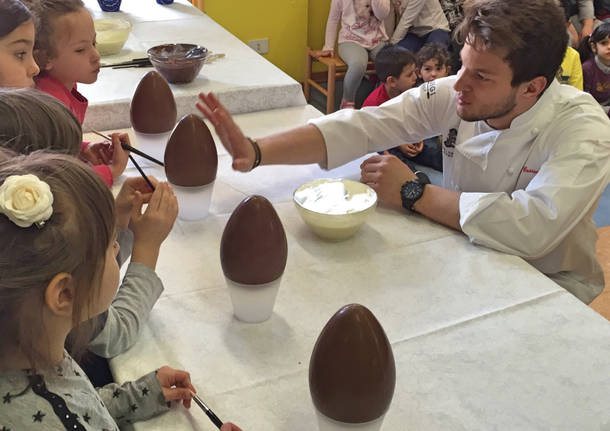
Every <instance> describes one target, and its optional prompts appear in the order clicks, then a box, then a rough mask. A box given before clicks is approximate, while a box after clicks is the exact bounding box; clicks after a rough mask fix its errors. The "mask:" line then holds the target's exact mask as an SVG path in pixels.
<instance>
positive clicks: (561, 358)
mask: <svg viewBox="0 0 610 431" xmlns="http://www.w3.org/2000/svg"><path fill="white" fill-rule="evenodd" d="M319 115H321V114H320V113H319V112H318V111H316V110H315V109H313V108H311V107H309V106H303V107H294V108H289V109H280V110H276V111H268V112H258V113H251V114H245V115H237V116H236V117H235V120H236V122H237V123H238V124H239V125H240V127H242V129H243V130H244V132H245V133H246V134H249V135H252V136H264V135H267V134H269V133H273V132H276V131H280V130H283V129H287V128H291V127H294V126H298V125H302V124H304V123H305V122H306V120H307V119H308V118H313V117H316V116H319ZM359 163H360V161H359V160H358V161H354V162H352V163H350V164H348V165H346V166H343V167H341V168H338V169H335V170H333V171H329V172H324V171H322V170H321V169H320V168H319V167H317V166H316V165H308V166H276V167H260V168H257V169H256V170H254V171H253V172H251V173H248V174H241V173H237V172H233V171H232V170H231V167H230V156H229V155H228V154H226V151H224V150H221V151H219V171H218V176H217V179H216V185H215V190H214V196H213V199H212V207H211V213H210V215H209V216H208V218H207V219H205V220H203V221H200V222H184V221H180V220H178V221H177V222H176V224H175V226H174V229H173V230H172V232H171V234H170V236H169V237H168V239H167V240H166V242H165V243H164V244H163V247H162V250H161V254H160V258H159V263H158V265H157V272H158V274H159V276H160V277H161V279H162V280H163V282H164V285H165V292H164V293H163V295H162V297H161V298H160V299H159V301H158V303H157V304H156V305H155V308H154V309H153V311H152V313H151V317H150V320H149V322H148V324H147V325H146V326H145V328H144V329H143V332H142V334H141V337H140V339H139V341H138V343H137V344H136V345H135V346H134V347H133V348H132V349H131V350H129V351H128V352H126V353H124V354H123V355H120V356H119V357H117V358H115V359H113V360H111V362H110V365H111V368H112V371H113V373H114V375H115V378H116V379H117V381H119V382H122V381H125V380H132V379H135V378H137V377H139V376H140V375H142V374H144V373H145V372H147V371H150V370H152V369H154V368H156V367H159V366H161V365H170V366H172V367H175V368H183V369H186V370H188V371H189V372H190V373H191V376H192V379H193V383H194V385H195V386H196V387H197V389H198V391H199V395H200V396H201V397H202V399H203V400H204V401H205V402H206V403H207V404H208V405H209V406H210V407H211V408H212V409H213V410H214V411H215V413H216V414H217V415H218V416H219V417H220V418H221V419H223V420H225V421H229V420H230V421H233V422H235V423H237V424H239V425H240V426H242V427H243V428H244V430H247V431H255V430H261V431H267V430H291V431H300V430H303V431H305V430H307V431H310V430H315V429H316V425H315V415H314V410H313V406H312V403H311V399H310V396H309V388H308V380H307V376H308V365H309V358H310V355H311V351H312V348H313V345H314V343H315V341H316V339H317V336H318V334H319V332H320V330H321V329H322V327H323V326H324V324H325V323H326V322H327V320H328V319H329V318H330V317H331V316H332V314H333V313H335V312H336V311H337V310H338V309H339V308H340V307H341V306H343V305H345V304H348V303H352V302H357V303H361V304H363V305H365V306H367V307H368V308H370V309H371V311H372V312H373V313H374V314H375V315H376V317H377V318H378V320H379V321H380V323H381V324H382V326H383V327H384V329H385V331H386V333H387V335H388V338H389V340H390V342H391V343H392V347H393V351H394V356H395V359H396V374H397V384H396V391H395V394H394V399H393V401H392V405H391V406H390V409H389V411H388V413H387V415H386V418H385V422H384V426H383V427H382V429H383V430H392V431H394V430H426V431H428V430H462V429H463V430H472V429H485V430H492V429H502V430H525V429H527V430H550V429H553V430H574V429H578V430H600V429H601V430H610V409H609V408H608V406H610V391H608V388H609V387H610V343H609V342H608V340H609V339H610V325H608V322H607V321H606V320H604V319H603V318H602V317H601V316H599V315H597V314H596V313H595V312H593V311H592V310H591V309H590V308H588V307H587V306H585V305H584V304H582V303H581V302H579V301H578V300H576V299H575V298H574V297H572V296H571V295H570V294H569V293H566V292H565V291H564V290H563V289H562V288H561V287H559V286H558V285H556V284H555V283H553V282H552V281H551V280H549V279H548V278H546V277H545V276H544V275H542V274H541V273H539V272H537V271H536V270H535V269H534V268H533V267H531V266H530V265H529V264H527V263H526V262H525V261H523V260H522V259H520V258H518V257H515V256H510V255H506V254H502V253H499V252H496V251H493V250H490V249H486V248H483V247H479V246H475V245H472V244H470V243H469V241H468V239H467V238H466V237H465V236H464V235H462V234H459V233H457V232H455V231H453V230H450V229H447V228H444V227H442V226H440V225H438V224H435V223H433V222H431V221H428V220H426V219H424V218H423V217H420V216H417V215H414V216H409V215H406V214H403V213H399V212H396V211H391V210H388V209H384V208H378V209H377V211H376V212H375V213H374V214H373V215H372V216H371V217H370V218H369V219H368V221H367V223H366V224H365V225H364V226H363V228H362V229H361V230H360V231H359V232H357V233H356V235H355V236H354V237H352V238H350V239H348V240H346V241H344V242H337V243H334V242H327V241H323V240H320V239H318V238H317V237H315V236H314V234H313V233H312V232H311V231H310V230H309V228H308V227H307V226H306V225H305V224H304V222H303V221H302V220H301V219H300V217H299V215H298V213H297V211H296V208H295V207H294V205H293V203H292V202H291V198H292V192H293V191H294V189H295V188H296V187H297V186H298V185H300V184H301V183H303V182H305V181H308V180H310V179H314V178H318V177H351V178H356V179H357V178H358V176H359V168H358V166H359ZM147 170H148V173H150V174H155V175H157V176H161V175H162V171H160V170H158V169H156V168H153V167H149V168H147ZM128 174H129V175H135V172H134V171H133V170H131V171H130V172H128ZM254 193H256V194H262V195H264V196H266V197H267V198H269V199H270V200H271V201H272V202H273V204H274V206H275V208H276V211H277V212H278V214H279V216H280V219H281V220H282V223H283V225H284V228H285V230H286V235H287V239H288V262H287V265H286V270H285V272H284V275H283V278H282V284H281V286H280V290H279V294H278V298H277V301H276V304H275V308H274V313H273V315H272V317H271V318H270V319H269V320H268V321H266V322H263V323H260V324H247V323H242V322H240V321H238V320H236V319H235V318H234V317H233V315H232V305H231V301H230V298H229V294H228V291H227V288H226V286H225V281H224V276H223V274H222V269H221V266H220V257H219V246H220V237H221V235H222V231H223V229H224V225H225V223H226V221H227V219H228V217H229V215H230V213H231V212H232V210H233V208H234V207H235V206H236V205H237V204H238V203H239V202H240V201H241V200H242V199H243V198H244V197H245V196H247V195H249V194H254ZM135 428H136V429H142V430H144V429H146V430H151V429H159V430H167V429H180V430H182V429H194V430H212V429H214V426H213V425H212V424H211V422H209V420H208V419H207V417H205V415H204V414H203V413H202V412H201V411H200V410H199V409H198V408H197V407H193V408H192V409H191V410H190V411H186V410H185V409H184V408H182V407H178V408H175V409H174V410H172V411H171V412H169V413H167V414H165V415H162V416H160V417H157V418H154V419H152V420H150V421H147V422H145V423H139V424H136V425H135Z"/></svg>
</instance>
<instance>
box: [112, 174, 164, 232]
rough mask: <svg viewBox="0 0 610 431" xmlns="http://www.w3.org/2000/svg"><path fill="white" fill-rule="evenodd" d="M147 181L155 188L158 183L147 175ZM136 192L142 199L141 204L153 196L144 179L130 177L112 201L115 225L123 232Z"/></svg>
mask: <svg viewBox="0 0 610 431" xmlns="http://www.w3.org/2000/svg"><path fill="white" fill-rule="evenodd" d="M148 179H149V180H150V182H151V183H152V184H153V186H155V187H156V186H157V184H158V183H159V181H157V179H156V178H155V177H153V176H150V175H148ZM136 192H137V193H139V194H140V196H141V197H142V202H143V203H148V202H149V201H150V198H151V196H152V194H153V190H151V189H150V186H149V185H148V183H147V182H146V180H144V178H142V177H131V178H127V179H126V180H125V182H124V183H123V186H122V187H121V191H119V194H118V195H117V196H116V198H115V199H114V207H115V212H116V223H117V227H118V228H119V229H123V230H125V229H127V227H128V226H129V220H130V218H131V212H132V211H133V207H134V204H135V203H136Z"/></svg>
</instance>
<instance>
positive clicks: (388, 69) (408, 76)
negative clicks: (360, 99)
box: [362, 45, 417, 108]
mask: <svg viewBox="0 0 610 431" xmlns="http://www.w3.org/2000/svg"><path fill="white" fill-rule="evenodd" d="M375 70H376V72H377V77H378V78H379V81H380V82H381V84H380V85H379V87H377V88H376V89H375V90H373V92H372V93H371V94H369V95H368V97H367V98H366V99H365V101H364V103H363V104H362V107H363V108H364V107H366V106H379V105H381V104H382V103H385V102H387V101H388V100H390V99H392V98H394V97H396V96H398V95H399V94H402V93H403V92H405V91H407V90H408V89H410V88H413V86H414V85H415V81H416V79H417V73H416V60H415V56H414V55H413V54H412V53H411V51H409V50H408V49H406V48H403V47H402V46H399V45H387V46H384V47H383V48H382V49H381V50H380V51H379V53H378V54H377V58H376V59H375Z"/></svg>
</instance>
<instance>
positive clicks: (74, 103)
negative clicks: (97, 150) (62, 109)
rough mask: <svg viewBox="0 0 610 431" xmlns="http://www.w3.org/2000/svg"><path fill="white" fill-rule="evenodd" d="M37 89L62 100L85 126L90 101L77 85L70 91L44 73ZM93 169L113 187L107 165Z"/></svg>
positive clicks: (38, 78)
mask: <svg viewBox="0 0 610 431" xmlns="http://www.w3.org/2000/svg"><path fill="white" fill-rule="evenodd" d="M36 87H37V88H38V89H39V90H40V91H44V92H45V93H47V94H50V95H51V96H53V97H55V98H56V99H59V100H61V101H62V102H63V103H64V105H66V106H67V107H68V108H70V110H71V111H72V113H73V114H74V115H75V116H76V118H78V121H79V122H80V123H81V124H83V120H84V119H85V112H87V106H88V104H89V101H88V100H87V98H86V97H85V96H83V95H82V94H80V93H79V92H78V90H77V89H76V84H74V88H72V90H71V91H68V89H67V88H66V86H65V85H63V84H62V83H61V82H59V81H58V80H57V79H55V78H54V77H52V76H51V75H49V74H47V73H44V72H43V73H41V74H40V75H38V77H37V78H36ZM87 145H89V142H83V145H82V147H81V151H83V150H84V149H85V147H86V146H87ZM92 168H93V170H94V171H95V172H97V174H98V175H99V176H100V177H101V178H102V180H104V182H105V183H106V184H108V186H112V184H113V183H114V180H113V178H112V173H111V172H110V168H109V167H108V166H107V165H97V166H92Z"/></svg>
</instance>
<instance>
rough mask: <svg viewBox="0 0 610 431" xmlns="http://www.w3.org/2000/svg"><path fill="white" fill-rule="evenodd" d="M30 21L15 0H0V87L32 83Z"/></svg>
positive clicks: (33, 67) (36, 71) (35, 66)
mask: <svg viewBox="0 0 610 431" xmlns="http://www.w3.org/2000/svg"><path fill="white" fill-rule="evenodd" d="M34 32H35V30H34V22H33V21H32V16H31V14H30V11H29V10H28V8H26V7H25V6H24V4H23V3H21V2H20V1H19V0H0V87H18V88H20V87H33V86H34V76H36V75H38V72H39V69H38V65H37V64H36V62H35V61H34V57H33V56H32V49H33V47H34Z"/></svg>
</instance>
